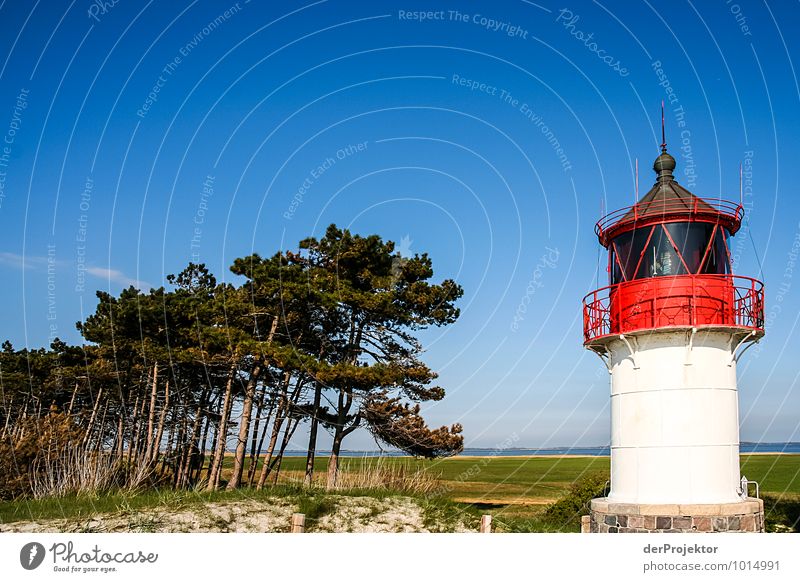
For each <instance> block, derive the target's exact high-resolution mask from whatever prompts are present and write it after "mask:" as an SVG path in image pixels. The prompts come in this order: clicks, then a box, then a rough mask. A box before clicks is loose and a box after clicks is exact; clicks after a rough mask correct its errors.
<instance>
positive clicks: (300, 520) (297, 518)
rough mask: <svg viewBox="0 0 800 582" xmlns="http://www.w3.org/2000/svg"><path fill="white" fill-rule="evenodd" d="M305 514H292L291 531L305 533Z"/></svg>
mask: <svg viewBox="0 0 800 582" xmlns="http://www.w3.org/2000/svg"><path fill="white" fill-rule="evenodd" d="M305 531H306V516H305V515H304V514H302V513H293V514H292V533H305Z"/></svg>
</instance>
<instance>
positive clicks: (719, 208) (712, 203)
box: [594, 197, 744, 244]
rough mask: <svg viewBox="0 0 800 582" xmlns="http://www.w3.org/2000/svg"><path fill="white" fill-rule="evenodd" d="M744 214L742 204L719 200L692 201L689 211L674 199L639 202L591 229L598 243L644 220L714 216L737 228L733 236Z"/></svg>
mask: <svg viewBox="0 0 800 582" xmlns="http://www.w3.org/2000/svg"><path fill="white" fill-rule="evenodd" d="M743 211H744V209H743V207H742V205H741V204H738V203H736V202H731V201H730V200H722V199H719V198H716V199H715V198H698V197H695V198H694V201H693V204H692V207H691V208H689V207H687V205H686V202H684V201H683V200H677V199H675V200H656V201H654V202H644V203H641V202H640V203H637V204H634V205H633V206H626V207H625V208H620V209H619V210H615V211H614V212H610V213H609V214H606V215H605V216H603V217H602V218H601V219H600V220H598V221H597V224H595V226H594V232H595V234H596V235H597V236H598V237H599V238H600V240H601V241H605V239H606V237H607V231H608V230H609V229H610V228H612V227H613V229H614V230H617V229H619V228H621V227H623V226H624V225H626V224H634V223H636V222H640V221H643V220H645V219H646V220H650V219H654V220H656V221H658V220H664V219H669V218H670V217H671V216H675V217H685V216H686V215H687V214H689V215H703V214H709V215H714V216H716V217H718V218H720V219H722V222H728V223H730V225H731V226H733V225H736V227H735V228H732V229H729V230H731V232H735V230H737V229H738V224H739V223H741V221H742V216H743ZM628 215H630V216H628ZM623 219H624V220H623ZM604 244H605V243H604Z"/></svg>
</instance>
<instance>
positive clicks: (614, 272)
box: [610, 245, 624, 285]
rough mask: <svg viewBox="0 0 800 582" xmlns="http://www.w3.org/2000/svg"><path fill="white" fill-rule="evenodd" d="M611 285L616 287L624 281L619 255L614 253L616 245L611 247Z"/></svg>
mask: <svg viewBox="0 0 800 582" xmlns="http://www.w3.org/2000/svg"><path fill="white" fill-rule="evenodd" d="M610 257H611V284H612V285H616V284H617V283H620V282H622V281H624V279H623V278H622V270H621V269H620V268H619V263H618V262H617V253H616V252H615V251H614V245H611V252H610Z"/></svg>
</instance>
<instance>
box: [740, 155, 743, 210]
mask: <svg viewBox="0 0 800 582" xmlns="http://www.w3.org/2000/svg"><path fill="white" fill-rule="evenodd" d="M739 206H744V196H743V194H742V162H739Z"/></svg>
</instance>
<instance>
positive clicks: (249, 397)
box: [228, 315, 278, 490]
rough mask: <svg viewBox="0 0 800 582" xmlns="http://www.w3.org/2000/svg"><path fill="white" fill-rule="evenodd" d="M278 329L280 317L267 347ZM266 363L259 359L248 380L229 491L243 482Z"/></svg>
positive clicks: (275, 317) (275, 319) (273, 319)
mask: <svg viewBox="0 0 800 582" xmlns="http://www.w3.org/2000/svg"><path fill="white" fill-rule="evenodd" d="M277 329H278V316H277V315H276V316H274V317H273V318H272V325H271V327H270V330H269V335H268V336H267V345H270V344H271V343H272V339H273V338H274V337H275V332H276V331H277ZM263 365H264V362H263V361H262V360H261V359H260V358H259V359H257V360H256V362H255V364H254V365H253V369H252V370H250V378H249V379H248V380H247V389H246V390H245V393H244V402H243V403H242V422H241V424H240V425H239V439H238V441H237V442H236V456H235V458H234V461H233V474H232V475H231V480H230V481H228V489H229V490H230V489H236V488H237V487H238V486H239V483H241V481H242V471H243V470H244V456H245V454H246V452H247V436H248V435H249V434H250V420H251V418H250V417H251V416H252V414H253V397H254V396H255V393H256V386H257V385H258V379H259V376H261V371H262V368H263Z"/></svg>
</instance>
